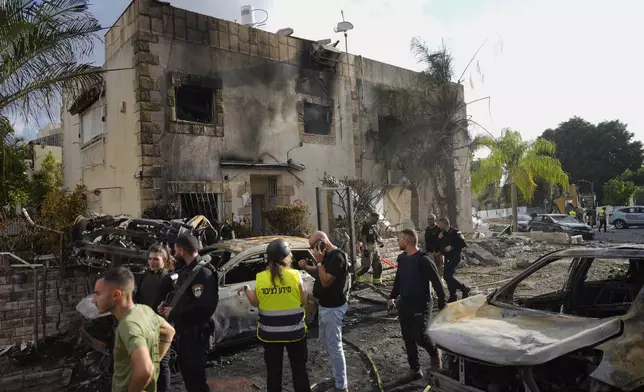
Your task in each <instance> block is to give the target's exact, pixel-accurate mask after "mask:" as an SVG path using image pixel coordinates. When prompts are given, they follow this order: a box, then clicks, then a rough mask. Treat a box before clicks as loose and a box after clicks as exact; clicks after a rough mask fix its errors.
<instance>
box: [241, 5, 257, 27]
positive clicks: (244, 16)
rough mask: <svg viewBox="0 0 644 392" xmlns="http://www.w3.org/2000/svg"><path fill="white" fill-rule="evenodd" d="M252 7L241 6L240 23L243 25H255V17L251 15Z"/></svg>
mask: <svg viewBox="0 0 644 392" xmlns="http://www.w3.org/2000/svg"><path fill="white" fill-rule="evenodd" d="M253 11H254V10H253V6H252V5H242V7H241V22H242V24H243V25H248V26H253V25H255V16H254V13H253Z"/></svg>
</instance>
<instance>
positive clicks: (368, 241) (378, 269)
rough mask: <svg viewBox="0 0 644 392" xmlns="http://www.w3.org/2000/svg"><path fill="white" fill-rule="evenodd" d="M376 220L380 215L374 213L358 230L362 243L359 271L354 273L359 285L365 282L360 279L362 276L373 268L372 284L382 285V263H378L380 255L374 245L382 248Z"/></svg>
mask: <svg viewBox="0 0 644 392" xmlns="http://www.w3.org/2000/svg"><path fill="white" fill-rule="evenodd" d="M378 219H380V215H379V214H378V213H376V212H374V213H372V214H371V215H370V216H369V220H368V221H367V222H365V224H364V226H362V230H360V239H361V241H362V260H361V266H360V270H358V271H357V272H356V282H358V283H361V282H365V279H363V278H361V276H362V275H364V274H366V273H367V272H368V271H369V269H370V268H371V267H373V283H374V284H377V285H381V284H382V280H381V278H380V277H381V276H382V263H381V262H380V254H379V253H378V248H377V247H376V244H377V245H378V246H379V247H380V248H382V247H383V246H384V245H383V243H382V241H381V240H380V236H378V228H377V227H376V225H377V224H378Z"/></svg>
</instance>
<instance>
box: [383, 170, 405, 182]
mask: <svg viewBox="0 0 644 392" xmlns="http://www.w3.org/2000/svg"><path fill="white" fill-rule="evenodd" d="M407 183H408V181H407V178H405V176H404V175H403V173H402V172H401V171H400V170H387V185H394V186H405V185H407Z"/></svg>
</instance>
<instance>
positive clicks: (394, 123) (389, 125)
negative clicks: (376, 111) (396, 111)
mask: <svg viewBox="0 0 644 392" xmlns="http://www.w3.org/2000/svg"><path fill="white" fill-rule="evenodd" d="M400 125H401V122H400V120H398V118H397V117H395V116H390V115H385V116H378V133H381V134H386V133H390V132H396V130H397V129H398V128H399V127H400Z"/></svg>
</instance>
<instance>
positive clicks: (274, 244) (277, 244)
mask: <svg viewBox="0 0 644 392" xmlns="http://www.w3.org/2000/svg"><path fill="white" fill-rule="evenodd" d="M290 254H291V247H290V246H289V244H288V242H286V241H284V240H283V239H281V238H280V239H277V240H273V241H271V243H270V244H268V246H267V247H266V257H268V261H281V260H283V259H284V258H285V257H286V256H288V255H290Z"/></svg>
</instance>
